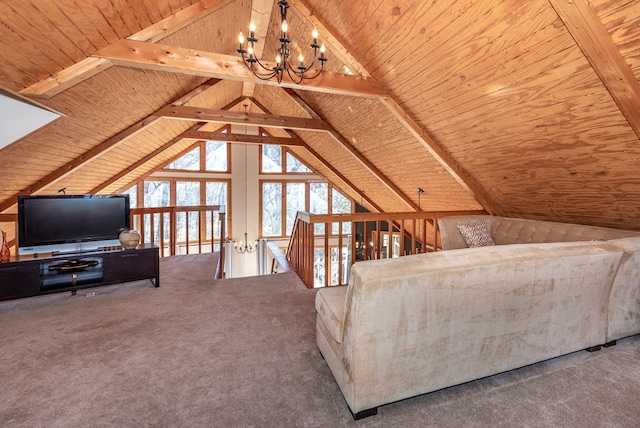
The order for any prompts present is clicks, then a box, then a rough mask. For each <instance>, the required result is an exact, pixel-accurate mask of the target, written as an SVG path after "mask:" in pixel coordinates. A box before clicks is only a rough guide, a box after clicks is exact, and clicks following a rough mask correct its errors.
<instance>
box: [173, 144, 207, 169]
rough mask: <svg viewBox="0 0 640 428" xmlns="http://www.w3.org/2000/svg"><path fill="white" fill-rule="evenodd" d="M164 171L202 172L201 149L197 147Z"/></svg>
mask: <svg viewBox="0 0 640 428" xmlns="http://www.w3.org/2000/svg"><path fill="white" fill-rule="evenodd" d="M164 169H180V170H187V171H199V170H200V147H196V148H195V149H193V150H191V151H190V152H189V153H187V154H186V155H184V156H182V157H180V158H178V159H176V160H174V161H173V162H171V163H170V164H168V165H167V166H165V167H164Z"/></svg>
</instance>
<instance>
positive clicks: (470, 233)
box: [456, 221, 496, 248]
mask: <svg viewBox="0 0 640 428" xmlns="http://www.w3.org/2000/svg"><path fill="white" fill-rule="evenodd" d="M456 228H458V230H459V231H460V234H461V235H462V237H463V238H464V242H465V243H466V244H467V247H469V248H475V247H488V246H491V245H496V243H495V242H494V241H493V239H492V238H491V234H490V233H489V230H488V229H487V225H486V224H485V223H484V222H482V221H479V222H476V223H468V224H459V225H456Z"/></svg>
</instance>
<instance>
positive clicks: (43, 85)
mask: <svg viewBox="0 0 640 428" xmlns="http://www.w3.org/2000/svg"><path fill="white" fill-rule="evenodd" d="M229 1H231V0H201V1H199V2H198V3H196V4H193V5H191V6H189V7H187V8H185V9H182V10H180V11H178V12H176V13H175V14H174V15H171V16H169V17H167V18H165V19H163V20H161V21H159V22H156V23H155V24H153V25H150V26H149V27H147V28H144V29H142V30H141V31H138V32H137V33H135V34H132V35H131V36H129V37H127V39H129V40H138V41H147V42H156V41H158V40H160V39H162V38H164V37H166V36H168V35H170V34H172V33H175V32H176V31H178V30H180V29H182V28H184V27H185V26H187V25H189V24H192V23H193V22H195V21H197V20H199V19H202V18H203V17H204V16H206V15H207V14H208V13H211V12H213V11H214V10H216V8H217V7H219V6H221V5H223V4H225V3H227V2H229ZM112 65H113V63H112V62H111V61H109V60H107V59H104V58H95V57H88V58H85V59H83V60H82V61H79V62H77V63H75V64H73V65H72V66H69V67H67V68H65V69H64V70H61V71H60V72H58V73H56V74H54V75H52V76H49V77H47V78H46V79H43V80H41V81H40V82H37V83H35V84H33V85H31V86H29V87H28V88H25V89H23V90H22V91H20V93H21V94H22V95H29V96H32V97H42V98H49V97H52V96H54V95H57V94H59V93H60V92H63V91H65V90H67V89H69V88H70V87H72V86H74V85H76V84H78V83H80V82H83V81H84V80H86V79H88V78H90V77H91V76H94V75H96V74H98V73H100V72H101V71H103V70H106V69H107V68H109V67H111V66H112Z"/></svg>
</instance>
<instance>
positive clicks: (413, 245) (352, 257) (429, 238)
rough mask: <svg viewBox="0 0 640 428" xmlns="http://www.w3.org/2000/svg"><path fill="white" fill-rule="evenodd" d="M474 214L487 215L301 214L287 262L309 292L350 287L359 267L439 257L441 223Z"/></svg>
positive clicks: (288, 250)
mask: <svg viewBox="0 0 640 428" xmlns="http://www.w3.org/2000/svg"><path fill="white" fill-rule="evenodd" d="M473 214H486V212H485V211H431V212H407V213H360V214H337V215H328V214H327V215H318V214H309V213H307V212H298V214H297V216H296V221H295V224H294V227H293V231H292V233H291V239H290V241H289V246H288V248H287V254H286V258H287V261H288V262H289V264H290V265H291V268H292V269H293V270H295V271H296V272H297V273H298V275H299V276H300V278H301V279H302V281H303V282H304V283H305V284H306V286H307V287H309V288H313V287H328V286H333V285H346V284H347V283H348V280H349V270H350V268H351V265H352V264H353V263H355V262H358V261H362V260H372V259H380V258H393V257H401V256H405V255H410V254H418V253H424V252H430V251H437V250H438V249H440V248H441V243H440V236H439V231H438V226H437V224H438V218H440V217H445V216H451V215H473ZM327 260H329V261H330V262H327Z"/></svg>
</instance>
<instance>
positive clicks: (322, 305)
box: [316, 285, 347, 343]
mask: <svg viewBox="0 0 640 428" xmlns="http://www.w3.org/2000/svg"><path fill="white" fill-rule="evenodd" d="M346 296H347V286H346V285H343V286H337V287H326V288H322V289H320V290H318V293H317V294H316V312H317V314H318V317H319V318H320V320H321V321H322V323H323V324H324V326H325V327H326V328H327V331H328V332H329V334H331V337H332V338H333V340H335V341H336V342H337V343H342V325H343V323H344V307H345V301H346Z"/></svg>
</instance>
